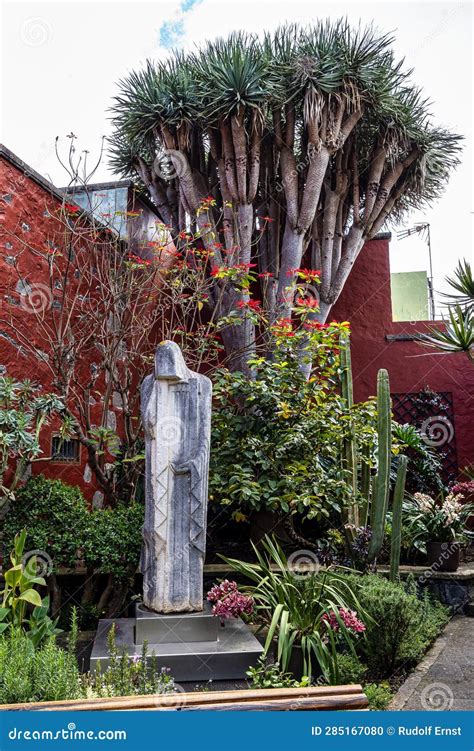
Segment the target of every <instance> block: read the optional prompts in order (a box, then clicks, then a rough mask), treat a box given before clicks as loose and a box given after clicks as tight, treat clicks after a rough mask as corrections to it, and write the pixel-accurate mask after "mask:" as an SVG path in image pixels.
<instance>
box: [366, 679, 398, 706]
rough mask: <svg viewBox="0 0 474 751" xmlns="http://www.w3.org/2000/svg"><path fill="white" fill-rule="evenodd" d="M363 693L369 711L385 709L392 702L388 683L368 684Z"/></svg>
mask: <svg viewBox="0 0 474 751" xmlns="http://www.w3.org/2000/svg"><path fill="white" fill-rule="evenodd" d="M364 693H365V695H366V697H367V699H368V702H369V709H386V708H387V707H388V705H389V704H390V702H391V700H392V696H393V694H392V692H391V690H390V687H389V685H388V683H368V684H367V686H364Z"/></svg>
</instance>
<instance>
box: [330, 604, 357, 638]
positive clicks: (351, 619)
mask: <svg viewBox="0 0 474 751" xmlns="http://www.w3.org/2000/svg"><path fill="white" fill-rule="evenodd" d="M339 616H340V618H341V620H342V622H343V623H344V625H345V627H346V628H347V629H349V631H352V632H353V633H354V634H361V633H362V632H363V631H365V625H364V624H363V623H362V621H361V620H359V618H358V617H357V613H356V612H355V610H346V608H339ZM323 621H325V622H326V623H327V625H328V626H329V628H331V629H332V630H333V631H339V621H338V620H337V618H336V614H335V613H334V612H331V613H325V614H324V615H323Z"/></svg>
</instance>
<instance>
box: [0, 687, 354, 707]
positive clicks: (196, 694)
mask: <svg viewBox="0 0 474 751" xmlns="http://www.w3.org/2000/svg"><path fill="white" fill-rule="evenodd" d="M361 695H362V696H364V698H365V695H364V694H363V691H362V687H361V686H360V685H359V684H351V685H344V686H310V687H307V688H276V689H248V690H247V689H244V690H238V691H192V692H189V693H184V692H183V693H178V694H151V695H144V696H117V697H111V698H107V699H71V700H68V701H48V702H32V703H21V704H3V705H0V710H7V711H8V710H24V711H37V710H43V711H44V710H45V711H56V712H62V711H94V710H96V711H104V710H121V709H123V710H125V709H157V708H162V709H166V708H167V707H168V708H171V709H173V708H176V706H177V704H179V707H180V708H182V707H186V708H190V707H193V706H200V705H202V706H209V705H216V704H239V705H240V704H244V703H250V702H266V701H267V700H270V701H276V700H289V701H290V702H291V701H296V700H298V699H301V697H304V698H305V699H312V700H314V701H317V700H321V701H322V700H324V699H327V698H334V699H337V698H339V697H347V696H361Z"/></svg>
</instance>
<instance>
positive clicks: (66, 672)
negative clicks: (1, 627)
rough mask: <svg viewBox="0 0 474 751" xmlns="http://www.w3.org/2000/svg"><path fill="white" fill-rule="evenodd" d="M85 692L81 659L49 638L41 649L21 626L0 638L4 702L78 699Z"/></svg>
mask: <svg viewBox="0 0 474 751" xmlns="http://www.w3.org/2000/svg"><path fill="white" fill-rule="evenodd" d="M80 695H81V681H80V675H79V670H78V667H77V662H76V658H75V656H74V654H73V653H72V652H71V651H65V650H64V649H61V648H60V647H58V646H57V645H56V644H55V641H54V638H50V639H48V640H47V641H46V642H45V644H44V645H43V646H41V647H39V648H36V649H35V647H34V646H33V643H32V641H31V640H30V639H28V637H27V636H26V635H25V634H24V633H23V631H22V630H21V629H12V630H10V631H9V632H8V633H6V634H4V635H3V637H2V638H0V703H1V704H9V703H12V704H13V703H17V702H31V701H54V700H60V699H76V698H79V697H80Z"/></svg>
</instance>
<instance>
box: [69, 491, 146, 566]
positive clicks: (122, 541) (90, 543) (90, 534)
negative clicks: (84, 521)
mask: <svg viewBox="0 0 474 751" xmlns="http://www.w3.org/2000/svg"><path fill="white" fill-rule="evenodd" d="M88 522H89V524H88V525H87V533H86V535H85V537H84V539H83V540H82V541H81V551H82V553H83V556H84V561H85V563H86V566H87V568H89V569H94V570H95V571H97V572H99V573H104V574H106V573H112V574H113V575H114V577H115V579H117V580H123V579H127V578H129V577H130V575H131V573H134V572H135V571H136V569H137V566H138V561H139V558H140V550H141V545H142V532H141V530H142V526H143V506H141V505H140V504H138V503H134V504H132V505H131V506H117V507H116V508H114V509H101V510H100V511H99V510H97V511H92V512H90V513H89V516H88Z"/></svg>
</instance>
